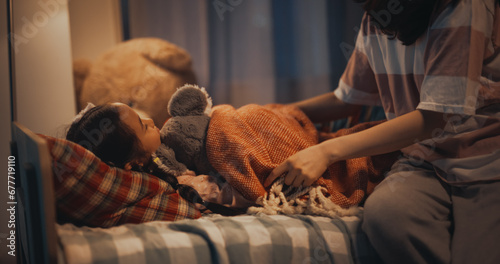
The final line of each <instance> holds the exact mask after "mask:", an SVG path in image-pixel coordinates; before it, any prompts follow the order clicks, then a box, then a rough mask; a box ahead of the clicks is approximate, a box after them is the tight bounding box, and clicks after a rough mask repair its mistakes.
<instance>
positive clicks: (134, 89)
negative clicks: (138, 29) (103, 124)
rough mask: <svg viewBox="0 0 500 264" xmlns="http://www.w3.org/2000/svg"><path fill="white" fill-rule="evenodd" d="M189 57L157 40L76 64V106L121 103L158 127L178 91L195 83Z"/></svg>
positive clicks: (130, 43) (127, 43) (126, 45)
mask: <svg viewBox="0 0 500 264" xmlns="http://www.w3.org/2000/svg"><path fill="white" fill-rule="evenodd" d="M191 64H192V63H191V57H190V55H189V53H188V52H187V51H185V50H184V49H182V48H180V47H178V46H176V45H174V44H172V43H170V42H168V41H165V40H162V39H158V38H136V39H131V40H129V41H125V42H122V43H120V44H118V45H116V46H115V47H113V48H111V49H110V50H108V51H106V52H105V53H103V54H102V55H101V56H100V57H98V58H97V59H96V60H95V61H94V62H92V63H91V62H89V61H88V60H85V59H80V60H75V61H74V63H73V76H74V85H75V94H76V98H77V105H78V108H79V110H81V109H82V108H83V107H85V105H87V103H89V102H91V103H94V104H96V105H97V104H104V103H109V102H122V103H125V104H127V105H129V106H130V107H132V108H133V109H134V110H136V111H137V112H138V114H139V115H140V116H141V117H148V118H151V119H153V121H154V123H155V125H156V126H157V127H161V126H162V125H163V124H164V123H165V121H166V120H167V119H168V118H169V114H168V112H167V111H165V109H166V108H167V105H168V102H169V100H170V97H171V96H172V94H173V93H174V92H175V91H176V89H177V87H179V86H182V85H184V84H186V83H196V78H195V74H194V71H193V69H192V65H191Z"/></svg>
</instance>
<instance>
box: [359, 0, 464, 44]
mask: <svg viewBox="0 0 500 264" xmlns="http://www.w3.org/2000/svg"><path fill="white" fill-rule="evenodd" d="M458 1H459V0H452V1H451V4H456V3H457V2H458ZM355 2H358V3H364V4H363V9H364V10H365V11H366V13H367V14H368V15H369V16H370V19H371V21H372V22H373V23H374V24H375V25H376V26H377V27H378V28H380V30H381V31H382V32H383V33H385V34H387V35H390V36H391V37H392V38H397V39H398V40H400V41H401V42H402V43H403V44H404V45H411V44H413V43H415V41H417V39H418V38H419V37H420V36H422V34H424V33H425V32H426V31H427V29H428V27H429V26H430V23H431V18H432V16H433V15H434V12H435V11H436V8H437V5H438V4H439V3H440V1H436V0H397V1H395V0H355Z"/></svg>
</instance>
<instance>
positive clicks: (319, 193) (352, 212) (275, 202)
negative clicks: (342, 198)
mask: <svg viewBox="0 0 500 264" xmlns="http://www.w3.org/2000/svg"><path fill="white" fill-rule="evenodd" d="M284 187H285V186H284V178H283V177H281V178H279V179H278V180H276V181H275V182H274V184H273V185H272V186H271V189H270V190H269V192H268V193H266V194H265V195H264V196H260V197H259V198H257V201H256V203H257V205H260V206H252V207H249V208H248V209H247V212H246V213H247V214H267V215H276V214H285V215H294V214H306V215H318V216H325V217H330V218H336V217H342V216H361V214H362V212H363V211H362V208H361V207H358V206H352V207H349V208H342V207H340V206H339V205H337V204H335V203H334V202H333V201H332V200H331V199H329V198H327V197H326V196H325V194H324V193H327V189H326V188H325V187H322V186H308V187H302V186H301V187H298V188H290V187H289V188H286V190H285V191H283V188H284ZM290 193H291V194H290ZM304 197H305V199H304Z"/></svg>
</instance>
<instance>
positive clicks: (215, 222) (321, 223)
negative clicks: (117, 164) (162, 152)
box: [57, 215, 380, 264]
mask: <svg viewBox="0 0 500 264" xmlns="http://www.w3.org/2000/svg"><path fill="white" fill-rule="evenodd" d="M360 222H361V221H360V218H358V217H354V216H351V217H342V218H326V217H319V216H306V215H293V216H285V215H257V216H255V215H241V216H236V217H223V216H220V215H209V216H204V217H202V218H200V219H196V220H182V221H177V222H165V221H154V222H148V223H143V224H126V225H122V226H117V227H112V228H89V227H76V226H74V225H72V224H64V225H57V233H58V236H59V259H60V260H63V262H65V263H68V264H74V263H134V264H136V263H259V264H262V263H286V264H290V263H380V261H379V259H378V258H377V256H376V253H375V252H374V250H373V249H372V247H371V246H370V244H369V243H368V240H367V237H366V236H365V235H364V234H363V233H362V232H361V229H360Z"/></svg>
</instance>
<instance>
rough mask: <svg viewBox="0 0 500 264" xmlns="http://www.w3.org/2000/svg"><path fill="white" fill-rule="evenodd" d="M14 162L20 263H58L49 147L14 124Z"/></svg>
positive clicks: (28, 131)
mask: <svg viewBox="0 0 500 264" xmlns="http://www.w3.org/2000/svg"><path fill="white" fill-rule="evenodd" d="M11 153H12V156H14V157H15V158H16V159H15V170H16V174H15V178H16V179H15V186H16V188H15V190H16V196H15V201H12V200H9V202H8V203H11V204H13V205H15V206H16V255H17V262H18V263H43V264H46V263H57V249H56V247H57V235H56V231H55V223H56V214H55V201H54V191H53V189H54V188H53V182H52V180H53V177H52V169H51V161H50V153H49V148H48V146H47V143H46V142H45V140H43V139H42V138H40V137H39V136H37V135H36V134H35V133H33V132H32V131H30V130H29V129H27V128H26V127H24V126H23V125H21V124H19V123H17V122H13V123H12V141H11Z"/></svg>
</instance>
